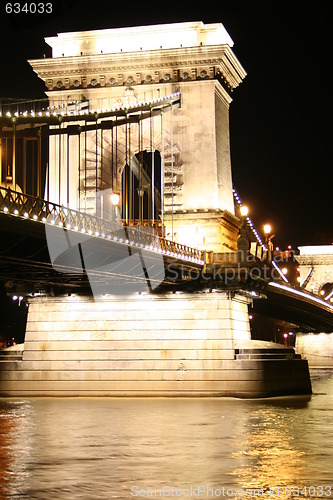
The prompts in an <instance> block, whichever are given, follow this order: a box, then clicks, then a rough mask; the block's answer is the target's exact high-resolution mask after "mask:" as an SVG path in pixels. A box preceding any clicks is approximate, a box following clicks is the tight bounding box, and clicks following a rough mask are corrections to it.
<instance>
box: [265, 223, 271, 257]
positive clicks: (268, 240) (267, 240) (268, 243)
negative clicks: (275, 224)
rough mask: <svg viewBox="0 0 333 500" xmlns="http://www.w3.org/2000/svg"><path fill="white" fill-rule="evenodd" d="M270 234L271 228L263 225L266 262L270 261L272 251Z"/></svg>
mask: <svg viewBox="0 0 333 500" xmlns="http://www.w3.org/2000/svg"><path fill="white" fill-rule="evenodd" d="M271 232H272V227H271V225H270V224H265V225H264V234H265V245H266V252H267V260H269V261H271V260H272V250H273V244H272V241H271V239H272V237H271V236H270V234H271Z"/></svg>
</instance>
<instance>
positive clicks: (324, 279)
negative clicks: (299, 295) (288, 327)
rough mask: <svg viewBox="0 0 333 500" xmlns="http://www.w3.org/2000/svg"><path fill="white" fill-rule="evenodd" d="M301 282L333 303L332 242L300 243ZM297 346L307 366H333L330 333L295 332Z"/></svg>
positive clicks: (332, 345)
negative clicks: (324, 243)
mask: <svg viewBox="0 0 333 500" xmlns="http://www.w3.org/2000/svg"><path fill="white" fill-rule="evenodd" d="M299 251H300V254H299V255H298V256H297V261H298V263H299V265H300V279H301V280H300V282H301V285H302V286H303V287H304V289H305V290H309V291H311V292H312V293H313V294H314V295H317V296H318V297H319V298H320V299H323V300H325V301H326V302H327V304H332V303H333V245H313V246H303V247H299ZM296 347H297V350H298V352H299V353H300V354H302V356H304V357H305V358H307V360H308V362H309V365H310V367H325V368H326V367H327V368H332V367H333V333H322V332H316V333H298V334H297V337H296Z"/></svg>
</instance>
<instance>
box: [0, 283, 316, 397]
mask: <svg viewBox="0 0 333 500" xmlns="http://www.w3.org/2000/svg"><path fill="white" fill-rule="evenodd" d="M247 307H248V306H247V303H246V301H245V299H244V297H241V296H239V297H238V296H236V297H234V298H230V297H229V296H228V294H226V293H208V292H207V293H204V292H200V293H197V294H180V293H168V294H163V295H144V296H138V295H135V296H134V295H133V296H127V297H111V296H108V297H107V296H105V297H103V299H101V300H100V301H96V302H95V301H93V299H91V298H89V297H80V296H70V297H66V298H64V297H61V298H54V297H53V298H52V297H51V298H40V297H36V298H34V299H32V300H31V302H30V304H29V312H28V321H27V331H26V337H25V343H24V349H23V355H22V360H21V361H20V360H12V359H11V358H8V359H3V360H1V361H0V395H1V396H11V397H12V396H20V397H22V396H111V397H125V396H134V397H139V396H144V397H150V396H159V397H163V396H165V397H168V396H172V397H176V396H178V397H186V396H190V397H195V396H201V397H202V396H236V397H264V396H271V395H279V394H306V393H309V392H311V384H310V380H309V376H308V369H307V363H306V361H304V360H301V359H299V358H298V357H295V356H293V355H290V353H289V351H288V353H287V351H286V355H285V356H281V354H280V353H279V354H276V355H272V356H266V357H265V355H263V352H264V353H268V352H270V351H272V349H269V347H270V346H271V344H270V346H267V345H266V344H265V343H264V344H265V345H263V344H260V347H261V349H260V350H258V343H256V342H254V343H253V341H251V340H250V329H249V321H248V312H247ZM249 346H250V347H253V349H254V350H255V352H258V353H259V351H260V354H259V355H257V356H256V355H255V356H253V353H252V354H251V355H246V354H244V352H248V349H249ZM242 347H244V348H246V349H245V351H244V350H243V351H241V352H242V353H241V354H239V353H240V348H242ZM280 350H281V349H279V351H280ZM282 350H283V348H282ZM273 352H274V349H273ZM237 353H238V354H237ZM276 353H277V351H276ZM244 358H245V359H244Z"/></svg>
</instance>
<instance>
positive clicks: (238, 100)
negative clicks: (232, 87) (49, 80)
mask: <svg viewBox="0 0 333 500" xmlns="http://www.w3.org/2000/svg"><path fill="white" fill-rule="evenodd" d="M5 3H6V2H4V1H1V2H0V5H1V14H0V41H1V45H0V46H1V54H0V58H1V66H0V68H1V79H0V97H26V98H38V97H43V96H44V94H43V91H44V86H43V83H42V82H40V81H39V80H38V78H37V76H36V75H35V74H34V73H33V71H32V69H31V68H30V66H29V65H28V63H27V62H26V61H27V59H33V58H39V57H42V54H43V53H45V54H47V55H50V48H49V47H48V46H47V45H46V44H45V42H44V37H45V36H52V35H55V34H56V33H59V32H64V31H80V30H91V29H103V28H114V27H127V26H136V25H143V24H159V23H172V22H185V21H203V22H204V23H210V22H222V24H223V25H224V26H225V28H226V29H227V31H228V32H229V34H230V36H231V37H232V39H233V40H234V47H233V50H234V52H235V54H236V56H237V57H238V59H239V60H240V62H241V64H242V65H243V66H244V68H245V70H246V71H247V73H248V75H247V77H246V78H245V80H244V82H243V83H242V84H241V86H240V87H239V88H238V89H237V90H236V91H235V92H234V97H233V98H234V101H233V103H232V104H231V108H230V133H231V153H232V167H233V180H234V184H235V187H236V189H237V190H238V192H239V195H240V197H241V198H242V200H243V202H244V203H246V204H248V205H249V208H250V216H251V218H252V220H253V222H254V223H255V225H256V226H257V229H258V230H259V231H261V227H262V225H263V224H264V223H265V222H270V223H271V225H272V226H273V232H274V233H275V235H276V236H275V238H274V243H275V245H279V246H280V247H281V248H285V247H286V246H287V245H288V244H292V245H293V247H294V248H295V247H297V246H298V245H305V244H316V243H317V244H322V243H332V242H333V225H332V215H331V200H332V195H331V192H332V173H331V172H332V160H331V157H330V158H329V154H328V153H329V149H331V147H330V148H329V146H331V142H332V141H329V134H330V133H331V119H330V110H329V107H330V104H331V101H330V99H331V92H330V91H329V90H330V89H329V72H330V71H331V67H330V66H331V60H332V53H331V50H330V47H331V40H330V37H329V34H330V31H331V26H330V24H329V23H331V21H330V20H331V16H330V13H329V5H330V2H326V1H325V2H324V1H319V2H316V3H312V2H298V1H289V2H274V3H273V2H265V3H262V2H256V1H253V2H249V1H244V2H240V1H228V2H223V1H219V2H215V1H214V2H207V1H206V2H190V8H188V7H187V8H182V6H183V5H184V3H179V2H178V4H176V3H174V2H163V3H162V2H159V3H157V2H156V3H152V2H150V3H148V2H146V3H145V2H144V1H140V2H135V3H134V2H123V6H124V8H123V10H122V11H121V12H120V10H119V9H120V7H119V5H121V2H113V1H112V0H89V1H86V0H72V1H70V0H67V1H66V0H57V2H55V1H54V0H53V4H54V9H55V11H56V12H55V15H54V16H53V17H52V16H44V17H43V18H41V17H38V16H37V15H26V14H23V15H21V16H19V15H9V14H6V13H5ZM21 3H22V4H23V3H25V2H21ZM187 5H189V4H188V3H187ZM115 6H116V7H115ZM330 135H331V134H330Z"/></svg>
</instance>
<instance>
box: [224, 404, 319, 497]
mask: <svg viewBox="0 0 333 500" xmlns="http://www.w3.org/2000/svg"><path fill="white" fill-rule="evenodd" d="M292 426H293V421H292V417H291V416H290V414H289V415H288V413H282V412H281V411H280V410H278V409H277V408H274V409H272V408H259V409H257V410H256V411H254V412H253V414H252V415H251V416H250V418H249V425H248V431H247V432H246V434H245V440H244V442H243V444H242V449H240V450H238V451H236V452H235V456H236V457H238V458H239V459H240V461H242V458H244V457H245V458H246V460H245V463H244V464H243V465H241V466H240V467H238V468H235V470H234V471H233V473H232V474H233V475H234V476H235V477H237V478H238V481H239V483H240V485H241V486H242V488H244V489H246V488H248V489H250V488H262V489H263V491H265V492H267V493H270V492H271V491H272V490H274V488H276V487H278V486H279V487H280V488H281V489H280V490H279V497H280V498H284V497H285V495H284V494H283V491H284V487H288V486H292V485H300V484H302V482H303V481H304V479H305V478H307V477H308V473H309V464H308V462H307V455H306V452H305V450H304V449H302V448H300V447H299V446H298V443H297V442H296V440H295V437H294V436H293V434H292V432H291V431H292Z"/></svg>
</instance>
